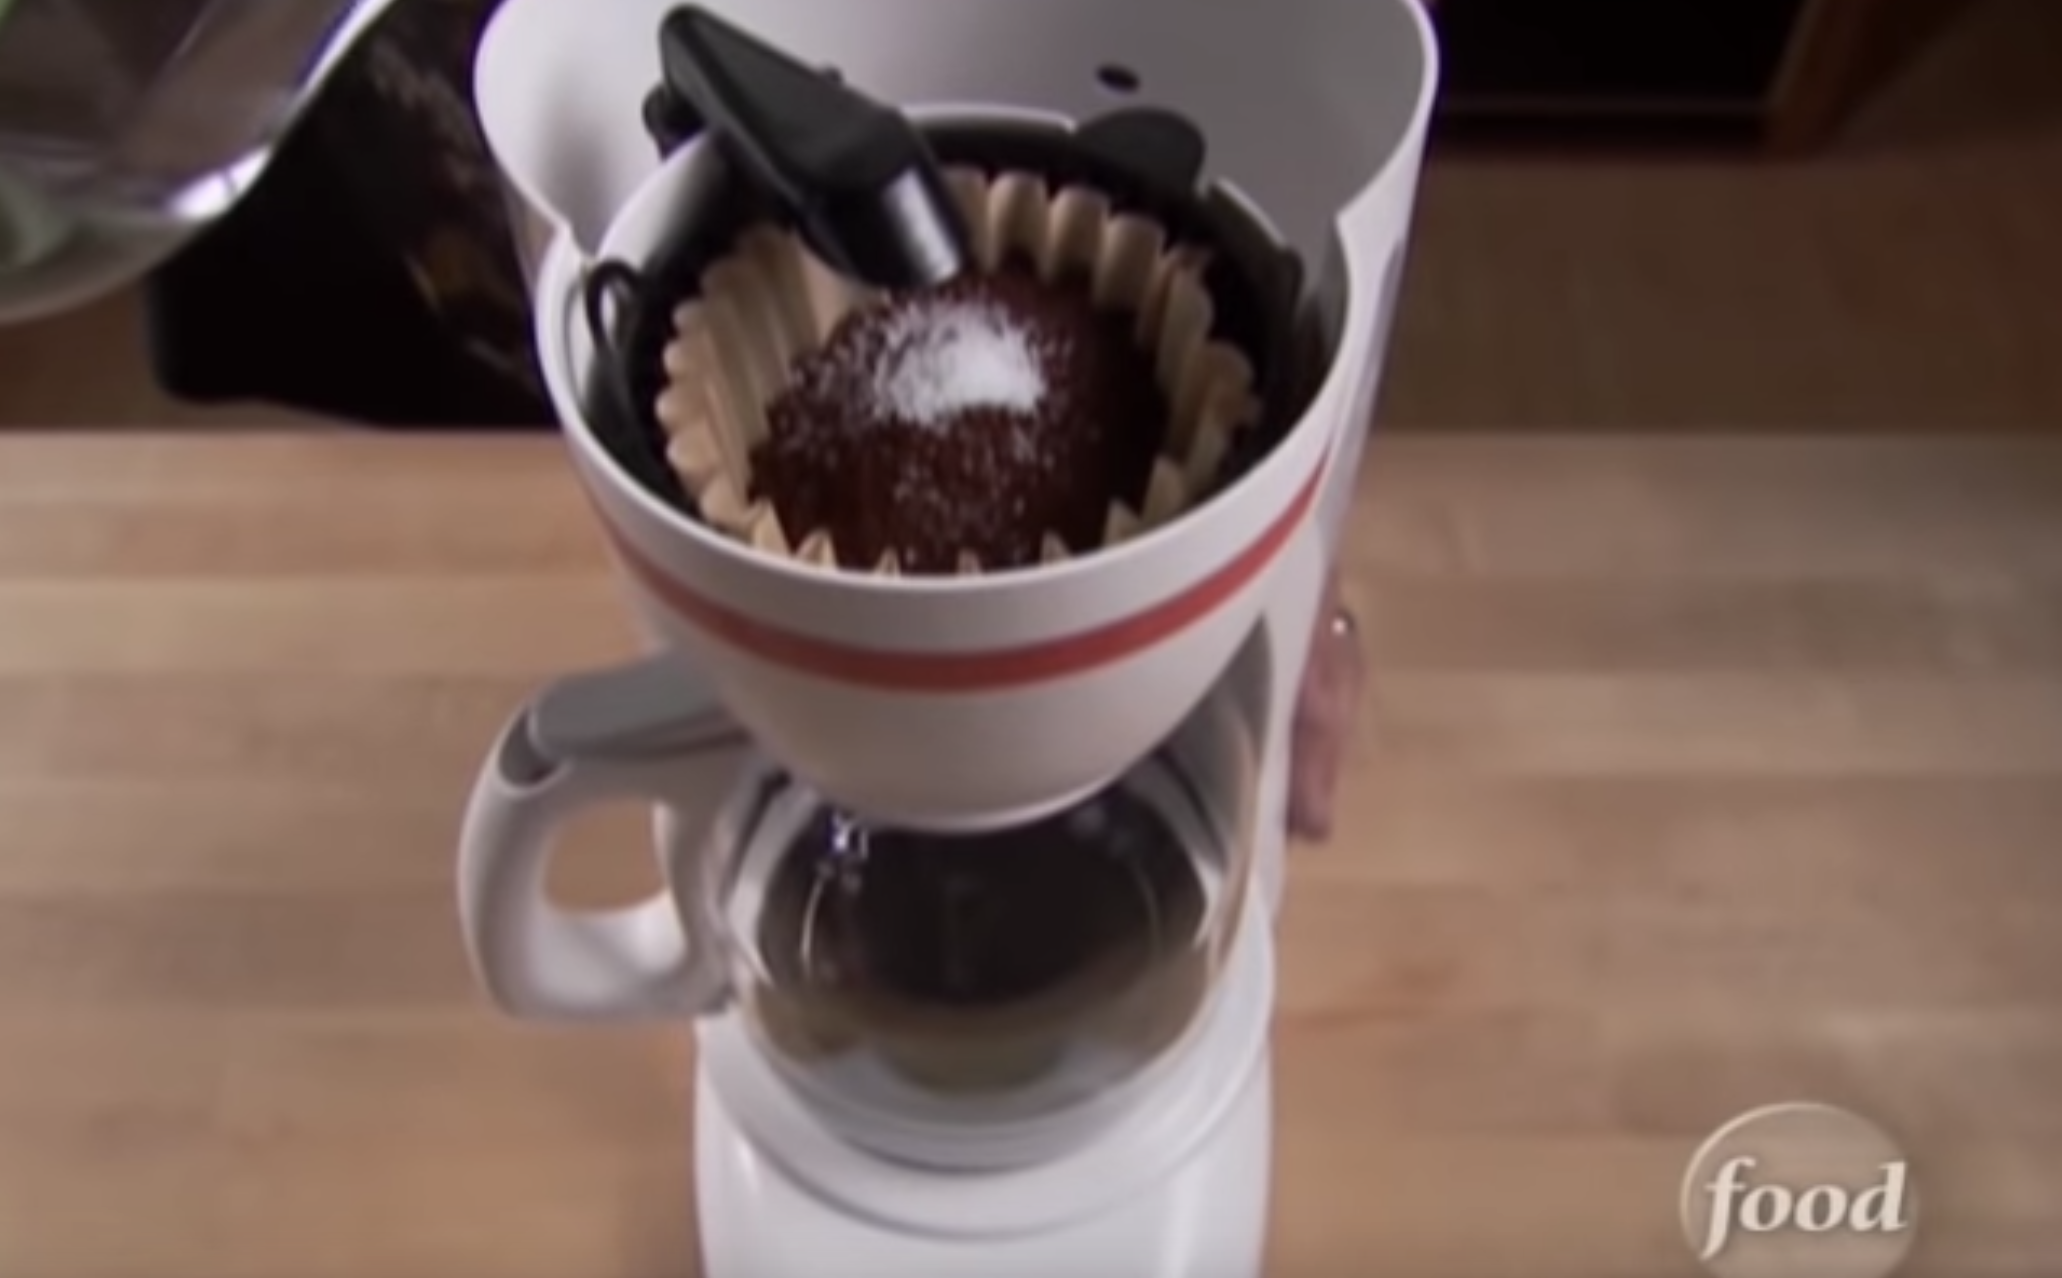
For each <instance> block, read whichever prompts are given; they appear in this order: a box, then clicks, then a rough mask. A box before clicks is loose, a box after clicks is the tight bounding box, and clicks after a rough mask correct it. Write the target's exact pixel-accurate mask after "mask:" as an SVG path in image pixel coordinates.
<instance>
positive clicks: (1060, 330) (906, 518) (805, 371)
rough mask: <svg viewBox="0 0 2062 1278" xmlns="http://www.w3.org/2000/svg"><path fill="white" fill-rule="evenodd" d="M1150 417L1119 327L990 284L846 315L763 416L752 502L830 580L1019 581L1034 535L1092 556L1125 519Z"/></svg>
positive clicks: (1144, 463)
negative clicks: (821, 561)
mask: <svg viewBox="0 0 2062 1278" xmlns="http://www.w3.org/2000/svg"><path fill="white" fill-rule="evenodd" d="M1166 421H1167V404H1166V399H1165V397H1164V395H1163V394H1162V393H1161V391H1160V387H1159V384H1158V382H1157V380H1156V379H1155V377H1154V373H1153V367H1152V362H1151V359H1150V358H1149V356H1148V354H1147V352H1145V351H1144V350H1142V349H1140V347H1139V346H1138V344H1137V343H1136V342H1135V341H1133V339H1132V334H1131V317H1130V316H1128V315H1118V314H1112V313H1104V312H1100V311H1098V310H1096V309H1095V307H1094V305H1093V304H1092V303H1091V301H1090V299H1089V296H1088V292H1087V289H1086V288H1085V287H1080V286H1073V285H1070V286H1067V287H1055V286H1052V285H1048V284H1045V283H1043V282H1042V281H1040V280H1039V279H1038V278H1037V277H1036V276H1035V275H1032V274H1031V273H1030V272H1028V271H1025V270H1021V269H1017V268H1014V267H1012V268H1008V269H1005V270H1004V271H1001V272H999V273H996V274H992V275H978V276H966V277H962V278H960V279H957V280H954V281H952V282H951V283H949V284H946V285H944V286H942V287H940V288H936V289H929V290H923V291H920V292H912V293H904V294H898V295H895V296H893V297H891V298H889V299H888V300H887V301H886V302H884V303H882V304H880V305H877V306H873V307H869V308H867V309H865V310H863V311H859V312H855V313H854V314H852V315H849V316H847V317H846V318H845V320H844V321H843V322H842V323H840V324H839V325H838V326H837V328H836V329H834V330H833V331H832V333H831V335H830V338H829V340H828V341H826V342H825V343H824V345H823V347H822V348H821V349H820V350H818V351H816V352H814V353H812V354H810V355H807V356H805V357H803V358H802V359H799V360H797V361H796V362H795V365H794V367H793V369H792V370H791V375H790V382H789V385H788V387H787V388H786V389H785V390H783V391H782V392H781V393H780V395H778V396H777V397H776V398H775V399H774V400H773V402H772V403H771V404H770V405H768V407H767V425H768V428H769V437H768V439H767V440H766V441H765V442H764V443H762V444H760V445H759V447H758V448H757V449H755V450H754V452H753V455H752V493H751V495H752V496H753V497H754V498H759V499H764V500H767V501H770V502H771V503H772V505H773V508H774V510H775V511H776V512H777V513H778V514H779V516H780V521H781V526H782V527H783V528H785V529H787V530H788V531H789V534H790V536H792V537H795V538H797V539H799V538H800V537H802V536H805V535H807V534H809V533H812V532H815V531H818V530H823V531H827V532H829V534H830V536H831V540H832V542H833V544H834V545H835V546H836V549H837V554H838V559H839V562H840V563H841V564H842V565H844V566H846V567H850V568H860V569H865V568H871V567H873V566H875V565H876V564H878V563H879V562H880V560H881V558H882V557H883V556H884V555H886V554H888V553H890V552H893V553H894V555H895V556H896V559H897V561H898V562H899V564H900V566H901V568H902V571H904V572H908V573H944V572H951V571H954V570H955V568H956V567H957V566H958V561H959V557H960V554H961V552H963V551H971V552H972V553H973V554H974V555H975V556H976V557H977V558H978V559H979V560H980V564H981V567H982V568H983V569H984V570H989V571H994V570H999V569H1008V568H1015V567H1021V566H1024V565H1027V564H1032V563H1036V562H1037V561H1038V559H1039V555H1040V549H1041V545H1042V542H1043V539H1044V537H1045V536H1046V534H1048V533H1051V534H1053V535H1055V536H1057V537H1059V538H1060V540H1061V541H1063V542H1065V543H1066V545H1067V548H1068V549H1069V550H1070V551H1072V552H1074V553H1076V554H1082V553H1086V552H1088V551H1091V550H1094V549H1096V548H1097V547H1099V546H1100V545H1101V543H1102V539H1103V528H1104V524H1105V522H1106V520H1107V518H1108V514H1109V508H1110V504H1111V503H1112V502H1113V501H1121V502H1125V503H1127V504H1129V505H1131V506H1132V507H1134V508H1136V507H1137V506H1138V504H1139V503H1140V502H1142V501H1143V499H1144V496H1145V489H1146V485H1147V483H1148V481H1149V480H1150V478H1151V476H1152V467H1153V460H1154V458H1155V457H1156V456H1157V455H1158V453H1159V449H1160V443H1161V439H1162V437H1163V436H1164V434H1165V431H1166Z"/></svg>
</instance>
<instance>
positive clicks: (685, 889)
mask: <svg viewBox="0 0 2062 1278" xmlns="http://www.w3.org/2000/svg"><path fill="white" fill-rule="evenodd" d="M746 745H747V738H746V737H745V735H744V733H743V732H742V731H741V730H740V729H739V728H738V727H737V726H736V724H735V723H734V722H733V721H732V720H731V719H730V718H729V717H728V716H727V715H726V714H725V713H724V712H723V711H722V709H721V707H720V705H719V704H718V703H717V701H716V700H715V698H714V697H713V696H712V695H711V694H710V692H709V690H708V688H707V686H706V685H705V684H704V683H703V682H702V680H701V679H700V677H699V675H698V674H697V673H696V672H695V670H694V669H693V667H692V666H690V665H689V664H687V662H686V660H685V659H684V658H683V657H681V656H679V655H677V654H673V653H668V654H665V655H662V656H657V657H653V658H650V659H648V660H646V661H642V662H639V663H636V664H634V665H629V666H623V667H619V668H616V669H611V670H604V671H598V672H595V673H591V674H582V675H575V676H571V677H569V678H566V679H562V680H559V681H558V682H556V683H554V684H552V685H550V686H548V687H547V688H545V689H544V690H543V691H542V692H540V693H539V694H537V695H536V696H535V697H533V698H532V699H531V701H530V702H529V703H528V704H527V705H525V706H524V707H523V708H522V709H521V710H520V711H518V712H517V714H516V715H515V717H514V718H513V719H511V720H510V721H509V723H508V725H507V726H506V727H505V728H503V729H502V732H501V735H500V736H499V738H497V739H496V741H495V742H494V746H493V749H492V751H491V752H490V753H489V755H488V757H487V759H486V761H485V763H484V764H483V765H482V767H481V769H480V774H479V777H478V780H477V781H476V782H475V784H474V786H473V792H472V798H471V801H470V802H469V803H468V804H467V806H466V812H465V823H464V826H463V829H462V831H461V834H460V837H459V850H458V905H459V918H460V920H461V923H462V926H463V929H464V933H465V944H466V950H467V953H468V955H469V957H470V958H471V960H472V965H473V970H474V973H475V975H476V976H477V977H478V979H479V981H480V983H481V985H482V986H483V987H485V989H486V990H487V993H488V995H489V997H491V998H492V999H493V1000H494V1002H495V1004H496V1005H497V1006H499V1007H500V1008H501V1009H502V1010H503V1011H505V1012H508V1013H509V1014H511V1015H514V1016H518V1017H523V1018H525V1019H539V1020H561V1021H565V1020H571V1021H622V1020H645V1019H659V1018H665V1019H678V1018H682V1017H691V1016H697V1015H701V1014H703V1013H706V1012H710V1011H713V1010H715V1009H716V1008H718V1007H720V1006H721V1005H722V1004H723V1003H724V1001H725V1000H726V999H727V998H728V996H729V966H728V962H727V955H726V954H725V952H724V945H723V941H722V939H721V938H722V930H721V928H720V926H719V924H718V921H717V915H716V906H715V901H714V898H715V884H714V878H715V874H714V870H715V868H716V867H714V866H712V865H711V863H710V861H709V857H708V854H707V853H708V848H707V844H708V842H709V837H708V831H709V830H710V829H711V826H712V824H713V816H714V812H715V809H716V803H717V799H716V797H715V796H716V795H719V794H720V793H722V791H720V790H717V791H712V790H710V789H709V788H708V783H709V780H710V776H709V769H710V768H711V766H712V765H714V766H717V767H722V766H723V765H725V764H730V765H731V766H730V767H728V768H724V770H723V773H722V774H721V779H722V780H723V781H725V782H726V783H727V781H728V780H729V778H730V776H732V775H734V772H735V764H736V762H737V760H738V759H739V758H740V757H741V752H742V751H743V749H744V748H745V747H746ZM725 788H726V789H727V785H726V786H725ZM623 799H643V800H646V801H648V802H649V803H651V804H652V805H653V806H654V807H655V808H657V809H659V810H660V811H661V812H664V813H667V814H669V815H670V816H671V817H672V818H673V820H674V822H675V824H676V826H677V832H676V833H675V835H674V836H673V837H671V838H669V839H667V840H666V843H665V846H664V847H662V848H661V849H660V850H661V853H662V856H661V862H662V864H661V869H662V871H663V873H664V875H665V880H666V888H665V890H664V891H662V892H660V893H658V894H656V895H654V896H653V897H652V898H650V899H649V900H646V901H643V902H640V903H638V904H636V905H632V906H627V907H624V908H621V909H614V910H594V911H575V910H569V909H566V908H564V907H562V906H559V905H557V904H555V903H553V902H552V900H551V899H550V897H549V895H548V893H547V890H546V880H547V875H548V871H549V869H550V865H551V859H552V856H553V854H554V852H555V851H556V849H557V845H558V836H559V834H560V832H561V831H562V830H563V829H564V827H565V826H566V824H567V822H568V821H569V820H570V819H571V818H572V817H573V816H574V815H576V814H577V813H579V812H580V811H582V810H584V809H587V808H590V807H593V806H595V805H597V804H601V803H606V802H611V801H618V800H623Z"/></svg>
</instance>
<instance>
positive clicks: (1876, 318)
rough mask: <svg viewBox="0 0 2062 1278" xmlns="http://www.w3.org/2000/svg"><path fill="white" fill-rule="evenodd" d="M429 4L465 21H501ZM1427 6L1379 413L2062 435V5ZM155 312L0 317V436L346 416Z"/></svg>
mask: <svg viewBox="0 0 2062 1278" xmlns="http://www.w3.org/2000/svg"><path fill="white" fill-rule="evenodd" d="M421 4H422V6H423V7H425V8H436V9H438V10H439V11H443V12H448V13H453V14H460V17H458V18H457V19H456V20H457V21H458V22H459V23H460V25H461V26H462V25H463V23H464V22H468V21H474V20H476V19H477V18H478V17H479V15H480V14H481V13H482V12H483V11H484V10H485V9H486V8H487V7H489V6H488V5H485V4H482V3H480V0H421ZM461 11H463V12H462V13H461ZM1437 14H1438V22H1439V23H1440V26H1441V28H1442V38H1443V40H1444V43H1445V49H1446V57H1447V60H1448V67H1447V79H1446V95H1445V99H1444V102H1443V105H1442V108H1441V117H1440V125H1439V131H1438V140H1437V143H1436V147H1435V157H1434V159H1433V161H1432V163H1431V166H1430V169H1429V171H1428V172H1427V174H1426V178H1425V187H1424V194H1423V199H1422V204H1421V209H1420V212H1419V216H1418V230H1417V237H1416V247H1415V255H1414V258H1413V260H1412V263H1411V267H1410V275H1409V278H1408V283H1407V287H1406V289H1405V302H1404V306H1403V312H1402V317H1401V319H1400V321H1399V325H1400V326H1399V330H1398V333H1397V335H1396V338H1395V343H1394V346H1393V347H1392V350H1391V357H1390V364H1389V368H1390V372H1389V375H1388V382H1387V387H1386V390H1385V396H1384V403H1383V407H1382V417H1383V420H1384V422H1385V423H1386V424H1387V425H1389V426H1391V427H1394V428H1396V429H1410V430H1425V431H1454V430H1469V429H1477V428H1495V429H1503V430H1508V429H1513V428H1518V429H1538V430H1542V431H1550V430H1555V429H1561V428H1571V427H1579V428H1585V429H1625V430H1699V429H1723V430H1732V431H1740V430H1750V431H1751V430H1770V431H1782V430H1795V429H1812V430H1829V429H1830V430H1850V429H1851V430H1944V431H1971V432H1973V431H2038V430H2044V429H2051V428H2062V358H2057V355H2058V353H2062V231H2058V228H2062V4H2058V3H2055V2H2054V0H1670V3H1668V4H1665V5H1663V4H1654V3H1651V0H1444V2H1443V3H1442V4H1440V5H1439V6H1438V7H1437ZM451 65H452V66H453V67H455V68H456V70H455V74H458V75H461V76H462V74H463V59H462V57H460V58H458V59H457V60H456V61H454V62H452V63H451ZM335 96H336V97H337V99H338V101H337V102H334V103H332V102H327V101H326V102H325V103H324V104H323V113H324V119H322V120H320V121H317V122H315V125H314V126H313V127H310V128H309V129H307V130H304V131H303V132H302V133H301V134H297V135H296V137H295V139H294V141H293V142H292V144H291V145H292V147H293V148H294V156H293V158H292V162H291V165H289V164H288V160H287V158H286V157H282V160H281V166H282V168H284V167H293V168H295V169H296V170H297V171H298V172H299V173H300V174H301V175H302V178H301V179H299V181H300V185H302V186H303V187H306V186H307V185H308V181H307V180H306V175H307V174H308V173H310V172H312V171H314V170H316V169H320V168H322V167H323V166H325V165H328V166H331V167H335V166H336V165H337V164H339V163H342V165H343V167H346V168H348V167H349V161H348V160H344V161H341V162H340V161H339V160H338V155H339V152H340V151H349V150H351V149H353V148H350V147H340V146H339V144H338V142H337V138H338V136H339V135H340V134H342V133H348V132H352V131H354V130H357V129H360V128H361V124H360V119H361V117H354V116H353V115H352V109H351V108H350V107H349V106H348V105H347V101H348V99H349V96H350V95H349V92H348V91H345V92H342V93H339V94H338V95H335ZM389 127H391V125H389ZM356 149H357V150H360V151H363V150H364V149H365V148H363V147H358V148H356ZM325 157H326V158H325ZM359 163H360V166H361V167H362V166H363V161H362V160H361V161H359ZM363 177H364V175H360V178H361V180H360V182H359V187H360V189H363V188H364V187H365V186H366V185H367V183H366V181H365V180H363ZM378 180H379V175H378V174H377V173H375V174H374V178H373V185H377V182H378ZM307 198H308V197H306V196H305V195H304V196H303V200H304V202H305V200H306V199H307ZM249 212H250V216H246V215H245V214H246V211H245V210H239V211H238V213H236V214H235V215H233V216H232V218H231V219H230V222H229V223H228V224H226V225H225V226H223V227H222V228H219V229H218V231H216V232H214V233H211V235H210V237H209V238H210V241H221V242H228V243H230V244H231V245H232V252H233V251H237V250H241V249H245V248H248V246H249V244H251V243H255V242H260V241H264V240H266V239H268V237H269V238H270V239H271V240H273V241H276V240H277V238H278V237H277V234H276V227H277V226H278V225H279V223H280V220H281V218H282V217H291V216H292V214H291V213H290V212H286V213H282V212H281V211H280V210H277V209H275V210H273V211H271V212H270V213H266V211H265V210H251V211H249ZM268 217H269V218H270V226H271V227H272V228H274V229H271V230H268V229H267V224H266V219H267V218H268ZM379 220H380V219H379V218H378V217H377V216H374V217H372V218H371V219H370V221H371V222H374V223H376V222H378V221H379ZM325 233H328V234H335V233H341V232H337V231H335V230H334V229H329V230H326V231H325ZM367 233H368V234H370V235H374V236H377V235H379V234H381V233H383V232H382V230H381V228H380V227H378V226H373V227H372V228H371V229H370V230H369V231H368V232H367ZM239 242H240V243H239ZM207 247H210V248H214V249H219V248H220V245H219V244H212V245H210V246H207ZM447 247H448V246H447ZM275 251H277V250H276V248H275ZM414 251H418V252H419V251H421V245H420V244H418V245H416V246H415V249H414ZM217 255H218V256H220V253H219V252H218V253H217ZM196 269H198V268H196ZM184 288H185V290H186V292H187V293H188V294H189V295H190V294H192V293H193V292H195V291H196V290H198V291H201V292H208V291H211V290H214V289H216V288H217V286H216V285H214V284H211V283H210V282H208V281H207V280H198V281H196V280H191V279H190V280H188V281H187V282H186V283H185V285H184ZM310 295H311V296H316V295H318V294H314V293H311V294H310ZM146 310H147V306H146V290H145V289H132V290H129V291H126V292H124V293H122V294H120V295H118V296H115V297H113V298H110V299H108V300H105V301H103V302H101V303H99V304H96V305H93V306H91V307H89V308H87V309H85V310H82V311H79V312H75V313H72V314H69V315H65V316H62V317H59V318H56V319H53V320H49V321H44V322H39V323H36V324H32V325H29V326H25V327H16V328H0V423H5V424H14V425H26V424H53V423H54V424H65V425H78V426H88V425H112V426H125V425H157V424H166V423H193V424H196V425H208V424H212V425H247V424H254V423H277V422H280V421H282V420H288V421H294V422H301V423H306V424H308V425H311V426H319V425H321V424H323V423H325V422H326V421H330V420H332V419H333V418H334V416H335V413H334V412H333V411H332V410H331V408H330V407H329V406H328V405H326V404H324V403H318V404H317V405H316V406H315V407H314V408H313V409H310V408H309V406H308V405H306V404H300V405H298V406H282V405H281V404H280V403H278V402H276V399H275V401H273V402H257V403H250V402H238V401H239V399H241V398H242V397H243V395H244V393H245V392H246V391H248V390H251V389H252V387H257V384H258V383H259V382H262V381H263V380H264V379H263V378H262V377H256V379H255V380H254V381H253V382H252V386H251V387H246V386H240V385H237V384H232V383H235V382H236V380H237V379H236V378H230V379H228V380H227V381H226V382H225V381H224V379H223V378H221V377H220V376H214V375H211V376H210V377H208V378H202V379H200V380H201V381H204V382H209V385H208V386H206V387H204V388H202V392H203V393H204V394H205V395H207V396H208V397H209V398H211V399H214V400H216V401H218V402H212V403H193V402H183V401H182V400H180V399H178V398H175V397H173V396H172V395H170V394H168V393H167V392H166V391H165V390H164V389H162V386H161V381H162V380H163V379H161V378H160V377H159V376H157V375H156V372H155V371H154V368H153V363H152V353H151V347H150V345H149V343H147V342H146V341H145V328H146V324H145V319H146ZM189 380H191V379H189ZM257 388H258V389H259V390H260V391H261V392H262V390H263V389H264V388H263V387H257ZM189 389H192V387H189ZM288 398H292V397H291V396H289V397H288ZM473 402H477V403H478V404H479V405H480V406H479V407H473V406H471V404H472V403H473ZM409 414H410V410H409V409H408V408H407V407H406V406H404V407H403V408H402V409H401V410H399V415H400V416H402V417H407V416H409ZM453 414H456V416H457V417H460V418H463V417H467V416H470V417H473V418H482V419H484V418H491V417H495V416H502V417H506V418H510V419H514V418H520V417H524V416H525V414H524V413H523V412H522V411H521V408H520V405H518V406H517V407H514V408H510V407H506V406H503V405H501V404H499V403H497V402H495V401H494V399H493V397H492V396H489V397H487V398H486V399H484V400H479V401H471V402H468V403H466V404H464V405H461V406H460V407H458V408H455V409H454V408H452V407H451V406H450V405H449V404H448V403H447V404H441V405H438V406H436V407H435V408H434V409H430V408H426V409H424V410H423V411H422V412H421V413H420V414H417V415H418V416H421V417H423V418H432V417H438V416H440V415H441V416H442V417H445V418H450V417H452V416H453ZM387 415H388V416H393V415H394V412H392V411H389V412H388V414H387ZM446 424H450V422H449V421H447V422H446ZM481 424H489V423H487V422H485V421H482V423H481Z"/></svg>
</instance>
